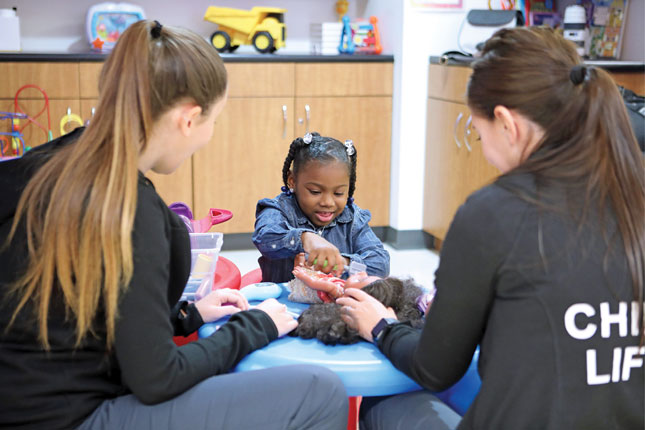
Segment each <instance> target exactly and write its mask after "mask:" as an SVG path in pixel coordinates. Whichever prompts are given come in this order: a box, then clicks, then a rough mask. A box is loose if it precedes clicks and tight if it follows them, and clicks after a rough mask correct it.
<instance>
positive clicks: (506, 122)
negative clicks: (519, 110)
mask: <svg viewBox="0 0 645 430" xmlns="http://www.w3.org/2000/svg"><path fill="white" fill-rule="evenodd" d="M493 114H494V115H495V120H496V122H497V126H498V127H500V131H501V132H502V134H503V135H504V136H506V138H507V139H508V141H509V143H511V144H515V143H517V141H518V140H519V128H518V124H517V118H515V115H514V114H513V112H512V111H511V110H510V109H509V108H507V107H506V106H502V105H498V106H495V109H493Z"/></svg>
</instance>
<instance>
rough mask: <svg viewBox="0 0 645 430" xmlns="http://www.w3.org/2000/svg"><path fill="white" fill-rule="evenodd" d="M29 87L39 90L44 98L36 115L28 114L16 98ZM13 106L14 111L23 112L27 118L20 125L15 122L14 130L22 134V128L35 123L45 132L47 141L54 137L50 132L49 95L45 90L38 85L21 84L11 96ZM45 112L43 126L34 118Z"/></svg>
mask: <svg viewBox="0 0 645 430" xmlns="http://www.w3.org/2000/svg"><path fill="white" fill-rule="evenodd" d="M29 88H32V89H35V90H36V91H39V92H40V93H41V94H42V96H43V98H44V100H45V102H44V104H43V108H42V109H41V110H40V112H38V113H37V114H36V115H29V114H28V113H27V112H25V111H24V110H23V109H22V107H21V106H20V103H19V102H18V99H19V98H20V94H21V93H22V92H23V91H25V90H26V89H29ZM13 108H14V110H15V112H16V113H21V114H24V115H25V117H26V119H27V122H26V123H25V124H24V125H22V126H20V125H18V124H19V123H18V122H16V124H17V130H16V131H19V132H20V133H22V135H23V136H24V134H25V133H24V132H23V130H24V129H25V128H27V127H28V126H29V125H31V124H35V125H36V126H37V127H38V128H40V129H41V130H42V131H43V132H44V133H45V136H46V139H47V140H46V141H47V142H49V141H50V140H53V139H54V135H53V133H52V121H51V115H50V113H49V96H47V93H46V92H45V90H43V89H42V88H40V87H39V86H38V85H34V84H27V85H23V86H22V87H20V88H19V89H18V91H16V95H15V96H14V98H13ZM45 112H47V128H45V127H44V126H43V125H42V124H40V123H39V122H38V121H37V120H36V118H38V117H39V116H40V115H42V114H43V113H45Z"/></svg>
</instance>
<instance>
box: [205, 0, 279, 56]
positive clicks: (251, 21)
mask: <svg viewBox="0 0 645 430" xmlns="http://www.w3.org/2000/svg"><path fill="white" fill-rule="evenodd" d="M286 11H287V10H286V9H280V8H277V7H254V8H252V9H251V10H242V9H234V8H230V7H216V6H209V7H208V9H206V13H205V14H204V20H205V21H210V22H212V23H215V24H217V25H218V29H217V31H216V32H214V33H213V34H212V35H211V43H212V44H213V46H214V47H215V49H217V51H219V52H227V51H228V52H233V51H235V50H236V49H237V48H238V47H239V46H240V45H253V46H254V47H255V49H256V50H257V51H258V52H260V53H263V54H265V53H272V52H275V51H276V50H277V49H279V48H282V47H284V46H285V39H286V31H287V29H286V27H285V25H284V13H285V12H286Z"/></svg>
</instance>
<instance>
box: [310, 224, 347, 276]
mask: <svg viewBox="0 0 645 430" xmlns="http://www.w3.org/2000/svg"><path fill="white" fill-rule="evenodd" d="M301 240H302V246H303V248H304V249H305V252H307V253H309V258H308V259H307V265H309V266H312V267H313V268H314V270H319V271H321V272H323V273H330V272H333V273H334V274H335V275H336V276H340V275H341V274H342V273H343V269H344V266H346V265H348V264H349V261H347V259H346V258H345V257H343V256H342V255H340V251H339V250H338V248H336V247H335V246H334V245H332V244H331V243H329V242H328V241H327V240H325V239H324V238H322V237H320V236H319V235H317V234H316V233H311V232H308V231H306V232H304V233H302V236H301Z"/></svg>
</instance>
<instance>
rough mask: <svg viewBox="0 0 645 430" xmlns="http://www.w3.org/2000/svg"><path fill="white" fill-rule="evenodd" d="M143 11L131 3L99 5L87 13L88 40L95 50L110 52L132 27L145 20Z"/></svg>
mask: <svg viewBox="0 0 645 430" xmlns="http://www.w3.org/2000/svg"><path fill="white" fill-rule="evenodd" d="M145 17H146V16H145V13H144V12H143V9H142V8H141V7H139V6H137V5H134V4H130V3H112V2H105V3H98V4H95V5H94V6H92V7H90V8H89V9H88V11H87V18H86V21H85V26H86V30H87V40H88V42H89V43H90V45H92V48H93V49H95V50H103V51H109V50H111V49H112V48H114V45H115V44H116V40H117V39H118V38H119V36H120V35H121V33H123V32H124V31H125V29H126V28H128V27H129V26H130V25H132V24H134V23H135V22H137V21H140V20H142V19H145Z"/></svg>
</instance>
